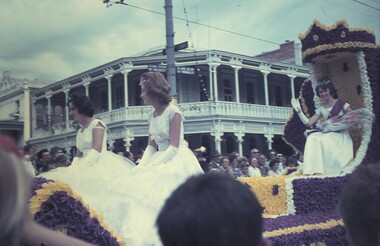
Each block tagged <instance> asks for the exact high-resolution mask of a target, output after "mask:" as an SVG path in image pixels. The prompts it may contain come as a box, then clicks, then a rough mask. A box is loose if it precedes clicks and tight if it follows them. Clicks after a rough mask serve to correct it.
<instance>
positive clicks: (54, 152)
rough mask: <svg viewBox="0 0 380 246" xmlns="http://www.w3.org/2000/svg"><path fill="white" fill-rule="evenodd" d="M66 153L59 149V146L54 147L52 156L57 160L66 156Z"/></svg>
mask: <svg viewBox="0 0 380 246" xmlns="http://www.w3.org/2000/svg"><path fill="white" fill-rule="evenodd" d="M64 154H65V153H64V151H63V149H62V148H61V147H58V146H54V147H52V148H51V149H50V155H51V156H52V157H53V158H57V157H58V156H60V155H64Z"/></svg>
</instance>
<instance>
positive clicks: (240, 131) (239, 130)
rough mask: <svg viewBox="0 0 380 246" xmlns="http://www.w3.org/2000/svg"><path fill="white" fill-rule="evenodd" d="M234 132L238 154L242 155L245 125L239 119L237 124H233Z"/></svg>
mask: <svg viewBox="0 0 380 246" xmlns="http://www.w3.org/2000/svg"><path fill="white" fill-rule="evenodd" d="M234 128H235V132H234V135H235V136H236V139H237V142H238V145H239V154H240V155H243V142H244V139H243V137H244V136H245V127H244V125H243V122H242V121H240V122H239V125H235V127H234Z"/></svg>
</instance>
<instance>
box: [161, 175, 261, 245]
mask: <svg viewBox="0 0 380 246" xmlns="http://www.w3.org/2000/svg"><path fill="white" fill-rule="evenodd" d="M262 211H263V208H262V206H261V205H260V203H259V201H258V200H257V198H256V196H255V194H254V193H253V192H252V191H251V190H250V189H249V188H248V187H247V186H245V185H243V184H242V183H241V182H239V181H236V180H234V179H232V178H231V177H229V176H227V175H225V174H222V173H206V174H202V175H199V176H193V177H191V178H189V179H188V180H187V181H186V182H185V183H183V184H181V185H180V186H179V187H178V188H177V189H176V190H174V191H173V193H172V194H171V195H170V197H169V198H168V199H167V200H166V201H165V204H164V206H163V208H162V209H161V211H160V213H159V215H158V217H157V220H156V225H157V227H158V234H159V235H160V238H161V241H162V243H163V245H165V246H173V245H181V246H194V245H218V246H230V245H239V246H248V245H249V246H252V245H260V244H261V241H262V231H263V218H262V215H261V214H262Z"/></svg>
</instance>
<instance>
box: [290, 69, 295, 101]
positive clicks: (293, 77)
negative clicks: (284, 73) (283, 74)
mask: <svg viewBox="0 0 380 246" xmlns="http://www.w3.org/2000/svg"><path fill="white" fill-rule="evenodd" d="M288 77H289V78H290V90H291V92H292V98H294V97H295V95H296V94H295V93H294V79H295V77H296V76H295V75H293V74H288Z"/></svg>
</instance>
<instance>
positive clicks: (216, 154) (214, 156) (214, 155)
mask: <svg viewBox="0 0 380 246" xmlns="http://www.w3.org/2000/svg"><path fill="white" fill-rule="evenodd" d="M221 157H222V156H221V155H220V153H219V152H218V151H216V150H215V151H214V152H212V153H211V155H210V161H214V162H216V163H219V162H220V158H221Z"/></svg>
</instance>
